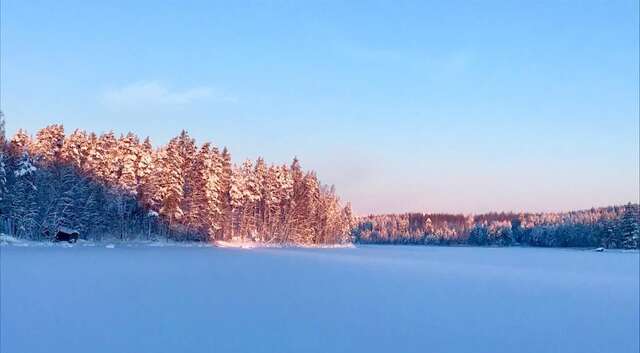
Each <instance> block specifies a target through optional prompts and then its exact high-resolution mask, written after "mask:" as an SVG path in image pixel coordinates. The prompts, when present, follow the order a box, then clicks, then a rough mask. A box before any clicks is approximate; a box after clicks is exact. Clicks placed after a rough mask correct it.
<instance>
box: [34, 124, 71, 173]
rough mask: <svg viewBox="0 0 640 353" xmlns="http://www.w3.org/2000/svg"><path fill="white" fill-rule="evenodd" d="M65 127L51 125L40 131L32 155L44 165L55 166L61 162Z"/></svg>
mask: <svg viewBox="0 0 640 353" xmlns="http://www.w3.org/2000/svg"><path fill="white" fill-rule="evenodd" d="M64 137H65V136H64V127H63V126H62V125H57V124H54V125H49V126H47V127H45V128H44V129H42V130H40V131H38V133H37V134H36V139H35V141H34V143H33V146H32V149H31V150H30V153H31V155H32V156H36V157H37V161H39V162H40V163H42V164H43V165H45V166H46V165H53V164H55V163H56V162H58V161H60V151H61V150H62V146H63V144H64Z"/></svg>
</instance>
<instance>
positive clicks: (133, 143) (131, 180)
mask: <svg viewBox="0 0 640 353" xmlns="http://www.w3.org/2000/svg"><path fill="white" fill-rule="evenodd" d="M117 148H118V152H117V155H118V157H117V159H118V160H119V164H120V170H119V173H118V174H119V176H118V186H119V188H120V190H121V191H122V192H124V193H125V194H127V195H136V194H137V192H138V177H137V167H138V156H139V155H140V152H139V148H140V147H139V141H138V137H136V136H135V135H134V134H133V133H128V134H127V135H126V136H124V137H121V138H120V140H119V141H118V147H117Z"/></svg>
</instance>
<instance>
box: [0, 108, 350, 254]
mask: <svg viewBox="0 0 640 353" xmlns="http://www.w3.org/2000/svg"><path fill="white" fill-rule="evenodd" d="M0 128H2V131H1V134H0V231H1V232H3V233H6V234H9V235H11V236H14V237H18V238H26V239H33V240H40V239H43V238H47V237H50V236H51V234H52V233H51V232H53V231H55V230H56V229H60V228H61V227H65V228H71V229H75V230H77V231H79V232H80V234H81V238H85V239H101V238H102V237H104V236H109V237H114V236H115V237H118V238H120V239H123V240H125V239H133V238H136V239H140V238H143V239H144V238H157V237H162V238H171V239H175V240H195V241H214V240H245V241H257V242H264V243H286V244H336V243H344V242H350V241H351V238H350V230H351V229H352V227H353V217H352V215H351V208H350V206H349V205H346V206H342V205H341V204H340V201H339V199H338V197H337V196H336V193H335V191H334V189H333V188H332V187H328V186H324V185H321V184H320V182H319V181H318V178H317V177H316V174H315V173H314V172H305V171H303V170H302V168H301V166H300V163H299V162H298V160H297V159H294V160H293V162H292V163H291V164H290V165H267V164H266V163H265V161H264V160H263V159H262V158H258V160H257V161H255V162H252V161H245V162H244V163H242V164H240V165H234V164H233V163H232V161H231V155H230V153H229V151H227V149H226V148H224V149H223V150H222V151H220V150H218V148H217V147H215V146H213V145H211V144H210V143H204V144H202V145H200V146H198V145H196V143H195V141H194V139H193V138H191V137H190V136H189V134H188V133H187V132H185V131H183V132H182V133H181V134H180V135H179V136H177V137H175V138H173V139H171V141H169V143H168V144H167V145H166V146H162V147H160V148H153V146H152V144H151V141H150V140H149V139H148V138H147V139H144V140H140V139H139V138H138V136H136V135H134V134H132V133H128V134H126V135H121V136H119V137H116V136H115V135H114V134H113V132H106V133H103V134H101V135H96V134H94V133H89V132H85V131H82V130H76V131H74V132H73V133H71V134H69V135H65V131H64V128H63V126H62V125H51V126H48V127H45V128H43V129H42V130H40V131H38V132H37V134H36V135H35V137H31V136H30V135H28V134H27V133H26V132H25V131H22V130H19V131H18V132H17V133H16V134H15V135H14V136H13V137H12V138H10V139H8V140H7V139H6V138H5V134H4V120H2V121H1V122H0Z"/></svg>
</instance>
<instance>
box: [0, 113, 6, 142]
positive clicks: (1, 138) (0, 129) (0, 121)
mask: <svg viewBox="0 0 640 353" xmlns="http://www.w3.org/2000/svg"><path fill="white" fill-rule="evenodd" d="M6 141H7V140H6V136H5V130H4V113H3V112H2V110H0V145H2V146H4V144H5V143H6Z"/></svg>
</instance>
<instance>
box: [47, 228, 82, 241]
mask: <svg viewBox="0 0 640 353" xmlns="http://www.w3.org/2000/svg"><path fill="white" fill-rule="evenodd" d="M46 233H47V234H48V233H49V230H46ZM78 237H80V233H79V232H78V231H77V230H73V229H69V228H65V227H60V228H58V233H56V237H55V238H54V239H53V241H54V242H59V241H67V242H69V243H75V242H77V241H78Z"/></svg>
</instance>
